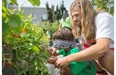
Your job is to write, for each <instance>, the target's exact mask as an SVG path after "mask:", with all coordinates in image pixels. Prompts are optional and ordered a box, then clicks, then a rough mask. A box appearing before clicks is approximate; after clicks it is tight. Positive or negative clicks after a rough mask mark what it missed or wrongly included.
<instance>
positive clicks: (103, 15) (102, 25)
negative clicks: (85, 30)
mask: <svg viewBox="0 0 116 75" xmlns="http://www.w3.org/2000/svg"><path fill="white" fill-rule="evenodd" d="M95 26H96V39H98V38H109V39H111V40H112V42H111V44H110V48H114V17H113V16H112V15H111V14H109V13H107V12H100V13H98V14H97V15H96V17H95Z"/></svg>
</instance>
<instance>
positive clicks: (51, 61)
mask: <svg viewBox="0 0 116 75" xmlns="http://www.w3.org/2000/svg"><path fill="white" fill-rule="evenodd" d="M56 60H57V58H56V57H52V58H50V59H48V63H50V64H54V63H55V62H56Z"/></svg>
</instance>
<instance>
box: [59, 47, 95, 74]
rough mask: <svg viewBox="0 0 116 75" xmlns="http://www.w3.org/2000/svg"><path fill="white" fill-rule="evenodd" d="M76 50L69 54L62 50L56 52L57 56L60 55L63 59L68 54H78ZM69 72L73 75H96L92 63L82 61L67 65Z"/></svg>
mask: <svg viewBox="0 0 116 75" xmlns="http://www.w3.org/2000/svg"><path fill="white" fill-rule="evenodd" d="M79 51H80V50H79V49H78V48H73V49H71V50H70V51H69V52H66V51H65V50H64V49H62V50H58V53H59V54H62V55H63V56H64V57H65V56H67V55H70V54H74V53H77V52H79ZM69 67H70V70H71V72H72V73H73V75H96V67H95V64H94V62H93V61H92V60H91V61H88V63H87V61H83V62H71V63H70V64H69Z"/></svg>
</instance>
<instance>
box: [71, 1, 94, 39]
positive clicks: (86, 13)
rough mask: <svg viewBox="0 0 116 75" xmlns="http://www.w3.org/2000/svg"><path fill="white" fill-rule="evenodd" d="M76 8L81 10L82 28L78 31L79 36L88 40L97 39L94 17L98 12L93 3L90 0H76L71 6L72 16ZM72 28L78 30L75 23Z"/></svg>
mask: <svg viewBox="0 0 116 75" xmlns="http://www.w3.org/2000/svg"><path fill="white" fill-rule="evenodd" d="M75 7H80V9H81V27H80V28H79V30H78V31H77V34H78V35H80V36H81V35H84V37H85V38H86V39H93V38H94V37H95V24H94V17H95V15H96V12H95V11H94V9H93V7H92V5H91V3H90V2H89V0H75V1H74V2H73V3H72V4H71V6H70V14H71V13H72V10H73V9H74V8H75ZM72 27H73V28H77V27H74V24H73V23H72ZM75 30H76V29H75Z"/></svg>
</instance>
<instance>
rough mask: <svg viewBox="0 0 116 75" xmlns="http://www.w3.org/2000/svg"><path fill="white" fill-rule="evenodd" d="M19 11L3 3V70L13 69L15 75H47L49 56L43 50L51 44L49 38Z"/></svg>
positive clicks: (29, 18)
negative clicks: (46, 65) (46, 64)
mask: <svg viewBox="0 0 116 75" xmlns="http://www.w3.org/2000/svg"><path fill="white" fill-rule="evenodd" d="M13 1H15V0H13ZM31 2H33V1H32V0H31ZM16 10H17V11H18V9H15V10H10V9H8V8H7V7H6V6H5V4H4V2H3V3H2V47H3V51H2V52H3V53H2V63H3V65H2V68H3V70H4V68H12V69H13V72H14V73H15V74H16V75H47V70H46V67H45V66H44V65H45V62H46V59H47V57H48V53H47V52H46V50H45V49H44V48H43V47H42V45H45V46H47V45H48V42H47V41H48V39H47V36H46V35H45V33H44V32H43V30H42V28H39V27H38V25H36V24H33V23H32V22H31V15H30V16H28V17H25V16H24V14H22V12H23V11H22V10H21V11H19V12H17V13H14V12H15V11H16ZM3 73H4V74H5V71H4V72H3Z"/></svg>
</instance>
